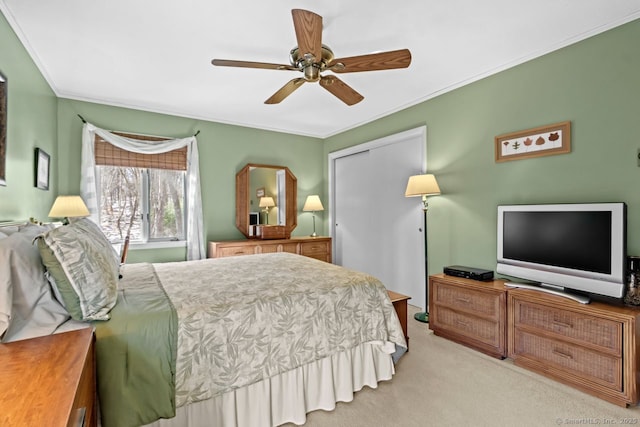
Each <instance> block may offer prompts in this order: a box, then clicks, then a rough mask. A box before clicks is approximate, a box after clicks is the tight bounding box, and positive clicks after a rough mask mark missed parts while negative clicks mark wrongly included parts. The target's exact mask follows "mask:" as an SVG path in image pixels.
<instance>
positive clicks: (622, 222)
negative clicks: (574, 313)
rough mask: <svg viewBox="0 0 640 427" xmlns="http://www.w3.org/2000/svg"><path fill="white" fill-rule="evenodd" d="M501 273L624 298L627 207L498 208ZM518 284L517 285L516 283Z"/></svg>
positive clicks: (569, 290)
mask: <svg viewBox="0 0 640 427" xmlns="http://www.w3.org/2000/svg"><path fill="white" fill-rule="evenodd" d="M497 258H498V260H497V261H498V262H497V267H496V271H497V272H498V273H501V274H505V275H507V276H512V277H515V278H521V279H526V280H531V281H534V282H537V283H538V284H540V285H542V286H541V287H540V289H541V290H548V289H551V292H554V293H556V292H565V293H568V294H569V295H571V293H572V291H575V292H573V293H575V294H578V295H585V296H586V297H585V298H582V299H581V300H580V302H583V303H587V302H589V300H588V296H589V295H591V296H595V295H597V296H605V297H610V298H614V299H621V298H622V297H623V296H624V292H625V277H626V205H625V204H624V203H578V204H549V205H505V206H498V254H497ZM515 286H517V285H515Z"/></svg>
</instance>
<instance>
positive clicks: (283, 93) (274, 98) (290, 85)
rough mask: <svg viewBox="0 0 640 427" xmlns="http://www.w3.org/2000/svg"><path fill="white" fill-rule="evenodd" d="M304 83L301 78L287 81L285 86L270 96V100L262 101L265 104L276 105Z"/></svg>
mask: <svg viewBox="0 0 640 427" xmlns="http://www.w3.org/2000/svg"><path fill="white" fill-rule="evenodd" d="M304 82H306V80H305V79H303V78H297V79H293V80H289V81H288V82H287V84H286V85H284V86H282V87H281V88H280V89H279V90H278V91H277V92H276V93H274V94H273V95H271V98H269V99H267V100H266V101H264V103H265V104H278V103H280V102H281V101H282V100H283V99H285V98H286V97H287V96H289V95H291V94H292V93H293V91H294V90H296V89H298V88H299V87H300V86H302V84H303V83H304Z"/></svg>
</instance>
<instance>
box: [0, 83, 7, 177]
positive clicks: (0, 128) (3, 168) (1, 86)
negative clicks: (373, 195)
mask: <svg viewBox="0 0 640 427" xmlns="http://www.w3.org/2000/svg"><path fill="white" fill-rule="evenodd" d="M7 105H8V104H7V78H6V77H5V76H4V75H3V74H2V73H1V72H0V185H7Z"/></svg>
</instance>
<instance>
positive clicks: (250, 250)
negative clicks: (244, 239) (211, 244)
mask: <svg viewBox="0 0 640 427" xmlns="http://www.w3.org/2000/svg"><path fill="white" fill-rule="evenodd" d="M255 253H256V247H255V246H227V247H222V248H218V257H226V256H235V255H252V254H255Z"/></svg>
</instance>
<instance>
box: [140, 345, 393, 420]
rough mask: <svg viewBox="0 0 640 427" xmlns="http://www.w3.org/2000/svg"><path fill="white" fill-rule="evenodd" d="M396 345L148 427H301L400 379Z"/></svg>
mask: <svg viewBox="0 0 640 427" xmlns="http://www.w3.org/2000/svg"><path fill="white" fill-rule="evenodd" d="M393 351H395V345H394V344H392V343H385V344H383V343H381V342H370V343H365V344H361V345H360V346H358V347H355V348H353V349H351V350H345V351H343V352H341V353H338V354H335V355H333V356H329V357H326V358H324V359H322V360H319V361H316V362H312V363H309V364H308V365H305V366H302V367H300V368H296V369H294V370H291V371H288V372H285V373H282V374H280V375H277V376H275V377H272V378H268V379H266V380H263V381H260V382H258V383H255V384H252V385H249V386H247V387H243V388H240V389H238V390H234V391H231V392H228V393H225V394H223V395H221V396H218V397H215V398H213V399H209V400H205V401H201V402H196V403H192V404H190V405H185V406H183V407H180V408H178V409H177V410H176V416H175V417H174V418H171V419H163V420H158V421H156V422H153V423H151V424H147V426H148V427H177V426H180V427H204V426H207V427H209V426H217V427H218V426H219V427H258V426H265V427H272V426H278V425H281V424H285V423H289V422H290V423H294V424H296V425H302V424H304V423H305V422H306V420H307V415H306V414H307V413H308V412H311V411H315V410H317V409H323V410H326V411H331V410H333V409H335V407H336V402H351V401H352V400H353V395H354V392H356V391H358V390H361V389H362V388H363V387H364V386H369V387H371V388H377V386H378V382H379V381H385V380H390V379H391V377H392V376H393V374H394V373H395V368H394V364H393V360H392V358H391V353H392V352H393Z"/></svg>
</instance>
